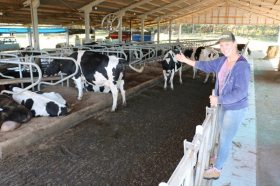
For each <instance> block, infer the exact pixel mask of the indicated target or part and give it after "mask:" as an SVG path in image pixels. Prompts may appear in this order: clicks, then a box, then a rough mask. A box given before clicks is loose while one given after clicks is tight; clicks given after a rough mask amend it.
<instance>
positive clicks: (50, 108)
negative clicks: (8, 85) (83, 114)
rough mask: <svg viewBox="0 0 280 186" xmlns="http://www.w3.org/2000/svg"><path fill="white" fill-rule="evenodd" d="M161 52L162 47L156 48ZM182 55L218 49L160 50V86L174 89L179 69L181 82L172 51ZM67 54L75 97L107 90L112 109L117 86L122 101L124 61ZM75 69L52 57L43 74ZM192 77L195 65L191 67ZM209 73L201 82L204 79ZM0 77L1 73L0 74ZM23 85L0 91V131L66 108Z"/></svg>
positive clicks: (211, 55) (197, 56)
mask: <svg viewBox="0 0 280 186" xmlns="http://www.w3.org/2000/svg"><path fill="white" fill-rule="evenodd" d="M160 52H162V51H160ZM178 53H184V55H185V56H186V57H188V58H191V59H193V60H203V61H209V60H212V59H215V58H218V57H219V55H220V54H219V52H217V51H216V50H214V49H213V48H210V47H198V48H188V49H185V50H183V48H182V47H181V46H180V45H178V46H174V47H173V48H172V49H170V50H168V51H165V52H164V57H163V59H162V60H161V61H160V63H161V65H162V69H163V76H164V89H166V88H167V84H168V83H170V87H171V89H174V85H173V78H174V75H175V72H179V79H180V83H182V64H181V62H179V61H177V60H176V58H175V55H176V54H178ZM69 57H72V58H74V59H75V60H76V61H77V63H78V66H79V69H78V73H77V74H76V75H75V76H74V77H73V78H72V79H73V80H74V82H75V84H76V88H77V89H78V97H77V99H78V100H81V99H82V97H83V90H86V91H93V92H104V93H111V94H112V97H113V104H112V109H111V110H112V111H115V110H116V107H117V100H118V92H119V90H120V93H121V96H122V103H123V104H124V105H125V104H126V96H125V89H124V83H125V82H124V72H125V66H126V65H127V61H126V60H124V59H122V58H118V57H116V56H114V55H109V56H107V55H104V54H101V53H98V52H92V51H84V50H79V51H75V52H73V53H72V54H71V55H70V56H69ZM75 70H76V67H75V64H74V62H73V61H70V60H66V59H54V60H53V61H52V62H51V63H50V64H49V65H48V67H47V68H46V70H45V75H46V76H52V75H55V74H57V73H59V72H63V73H65V74H67V75H70V74H72V73H74V72H75ZM193 72H194V74H193V78H195V75H196V69H193ZM208 77H209V74H208V75H207V76H206V79H205V81H204V82H207V80H208ZM0 78H1V77H0ZM22 90H23V89H21V88H18V87H13V88H12V91H13V93H14V94H12V96H8V95H3V94H0V126H1V131H11V130H14V129H16V128H18V127H19V126H20V125H21V124H22V123H26V122H28V121H29V120H30V119H31V118H32V117H35V116H51V117H54V116H63V115H66V114H68V113H69V111H70V109H69V107H68V105H67V103H66V101H65V99H64V98H63V97H62V96H61V95H60V94H58V93H55V92H49V93H43V92H32V91H22Z"/></svg>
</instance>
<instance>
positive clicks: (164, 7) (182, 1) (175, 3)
mask: <svg viewBox="0 0 280 186" xmlns="http://www.w3.org/2000/svg"><path fill="white" fill-rule="evenodd" d="M180 3H186V0H177V1H175V2H173V3H169V4H166V5H164V6H161V7H159V8H156V9H153V10H151V11H148V12H145V13H144V14H142V15H140V16H148V15H150V14H153V13H155V12H159V11H162V10H164V9H166V8H169V7H172V6H176V5H178V4H180Z"/></svg>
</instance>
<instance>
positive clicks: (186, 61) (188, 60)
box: [176, 53, 195, 66]
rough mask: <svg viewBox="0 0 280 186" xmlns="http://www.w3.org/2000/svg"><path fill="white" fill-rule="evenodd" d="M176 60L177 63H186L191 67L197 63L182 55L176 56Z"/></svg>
mask: <svg viewBox="0 0 280 186" xmlns="http://www.w3.org/2000/svg"><path fill="white" fill-rule="evenodd" d="M176 59H177V61H180V62H182V63H186V64H188V65H191V66H194V65H195V61H192V60H190V59H188V58H186V56H185V55H184V54H182V53H180V54H176Z"/></svg>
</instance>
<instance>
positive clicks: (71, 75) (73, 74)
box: [34, 56, 79, 90]
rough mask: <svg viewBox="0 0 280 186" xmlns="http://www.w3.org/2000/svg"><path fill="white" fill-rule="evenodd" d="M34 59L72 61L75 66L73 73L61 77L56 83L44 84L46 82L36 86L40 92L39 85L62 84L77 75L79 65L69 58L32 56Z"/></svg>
mask: <svg viewBox="0 0 280 186" xmlns="http://www.w3.org/2000/svg"><path fill="white" fill-rule="evenodd" d="M34 58H41V59H65V60H70V61H73V63H74V64H75V67H76V68H75V72H74V73H72V74H70V75H68V76H66V77H64V78H63V77H62V76H61V79H60V80H58V81H57V82H54V83H53V82H46V81H42V82H40V83H39V84H38V90H40V88H41V85H42V84H44V85H57V84H59V83H63V82H64V81H66V80H67V81H68V80H69V79H70V78H72V77H74V76H75V75H76V74H77V73H78V70H79V65H78V63H77V61H76V60H75V59H73V58H71V57H53V56H34ZM67 85H68V82H67Z"/></svg>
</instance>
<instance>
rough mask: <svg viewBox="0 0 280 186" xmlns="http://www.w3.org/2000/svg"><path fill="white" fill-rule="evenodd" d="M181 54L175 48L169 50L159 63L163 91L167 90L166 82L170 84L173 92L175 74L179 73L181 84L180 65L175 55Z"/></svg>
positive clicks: (178, 49) (179, 50) (177, 48)
mask: <svg viewBox="0 0 280 186" xmlns="http://www.w3.org/2000/svg"><path fill="white" fill-rule="evenodd" d="M179 53H181V49H180V48H179V47H176V48H175V49H173V50H169V51H168V52H167V53H166V54H165V55H164V57H163V61H161V65H162V69H163V77H164V89H167V81H168V80H169V82H170V87H171V89H172V90H173V89H174V86H173V78H174V75H175V72H177V71H179V78H180V83H181V84H182V83H183V81H182V64H181V62H179V61H177V59H176V57H175V55H176V54H179Z"/></svg>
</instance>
